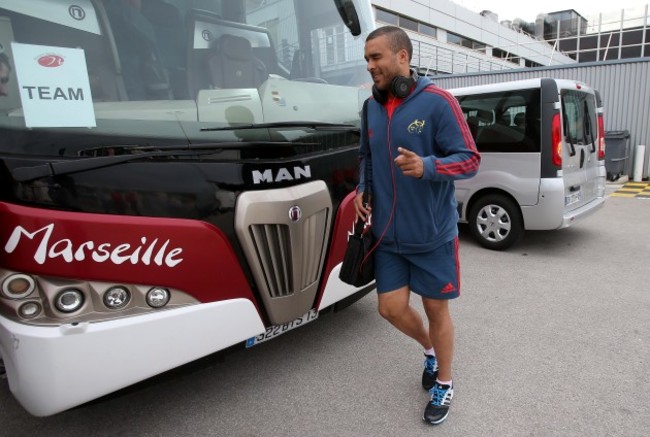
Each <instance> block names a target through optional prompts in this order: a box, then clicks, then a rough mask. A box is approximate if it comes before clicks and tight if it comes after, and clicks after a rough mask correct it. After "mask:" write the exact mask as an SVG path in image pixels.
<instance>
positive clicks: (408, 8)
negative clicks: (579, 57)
mask: <svg viewBox="0 0 650 437" xmlns="http://www.w3.org/2000/svg"><path fill="white" fill-rule="evenodd" d="M372 3H373V5H375V6H378V7H380V8H383V9H387V10H389V11H393V12H395V13H398V14H401V15H405V16H407V17H410V18H412V19H415V20H418V21H422V22H426V23H428V24H430V25H432V26H434V27H436V28H438V38H437V40H438V41H437V42H434V41H436V40H435V39H433V38H430V37H428V36H426V35H422V34H419V33H416V32H409V35H410V36H411V38H412V39H413V40H414V42H415V41H419V42H423V43H433V44H437V45H441V44H442V45H444V47H446V48H453V50H455V51H458V53H461V54H462V53H466V52H471V53H472V56H475V57H483V58H485V60H486V61H488V60H489V61H494V62H497V61H498V60H497V59H496V58H494V57H492V56H490V54H491V51H492V50H491V48H492V47H494V48H499V49H501V50H504V51H506V52H510V53H512V54H513V55H514V56H517V57H521V58H526V59H529V60H531V61H534V62H537V63H539V64H541V65H545V66H546V65H563V64H574V63H576V61H574V60H573V59H572V58H570V57H568V56H565V55H563V54H561V53H558V52H555V51H554V50H553V48H552V47H551V46H549V45H548V44H547V43H546V42H544V41H538V40H536V39H534V38H531V37H529V36H527V35H525V34H523V33H520V32H518V31H516V30H514V29H511V28H508V27H506V26H503V25H501V24H499V23H498V22H496V21H494V20H492V19H490V18H487V17H483V16H482V15H480V14H478V13H476V12H473V11H470V10H469V9H466V8H464V7H462V6H459V5H457V4H455V3H454V2H452V1H449V0H373V1H372ZM445 31H449V32H453V33H455V34H458V35H460V36H463V37H466V38H469V39H472V40H475V41H477V42H480V43H483V44H486V45H487V46H488V50H487V52H488V54H487V55H484V54H482V53H477V52H476V51H471V50H467V49H466V48H463V47H459V46H458V45H455V44H447V43H446V32H445ZM499 64H502V63H501V62H499ZM503 66H504V68H516V67H518V65H516V64H513V63H503Z"/></svg>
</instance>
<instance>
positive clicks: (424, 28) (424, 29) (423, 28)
mask: <svg viewBox="0 0 650 437" xmlns="http://www.w3.org/2000/svg"><path fill="white" fill-rule="evenodd" d="M420 33H423V34H425V35H429V36H432V37H434V38H437V37H438V30H437V29H436V28H435V27H433V26H429V25H428V24H424V23H420Z"/></svg>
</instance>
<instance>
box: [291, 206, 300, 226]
mask: <svg viewBox="0 0 650 437" xmlns="http://www.w3.org/2000/svg"><path fill="white" fill-rule="evenodd" d="M301 217H302V210H301V209H300V207H299V206H297V205H294V206H292V207H291V208H289V220H291V221H292V222H293V223H296V222H298V221H300V218H301Z"/></svg>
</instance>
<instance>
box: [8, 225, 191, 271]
mask: <svg viewBox="0 0 650 437" xmlns="http://www.w3.org/2000/svg"><path fill="white" fill-rule="evenodd" d="M53 233H54V223H50V224H49V225H47V226H43V227H42V228H40V229H37V230H36V231H34V232H31V233H30V232H29V231H27V230H26V229H25V228H23V227H22V226H16V227H15V228H14V230H13V232H12V233H11V236H10V237H9V240H8V241H7V244H6V245H5V252H7V253H13V251H14V250H16V248H17V247H18V244H19V243H20V241H21V238H22V237H25V238H27V239H29V240H34V241H39V240H38V239H39V238H40V243H39V245H38V248H37V249H36V252H34V261H36V262H37V263H38V264H44V263H45V262H46V261H47V260H48V259H55V258H59V257H60V258H62V259H63V260H64V261H65V262H67V263H71V262H74V261H84V260H85V259H86V257H89V259H92V260H93V261H95V262H97V263H103V262H106V261H110V262H111V263H113V264H116V265H120V264H123V263H125V262H127V261H128V262H130V263H131V264H133V265H135V264H138V263H140V264H144V265H145V266H149V265H158V266H163V265H164V266H167V267H175V266H177V265H178V264H180V263H181V262H182V261H183V258H180V255H181V253H182V252H183V249H181V248H180V247H176V248H171V249H170V248H169V243H170V241H169V240H166V241H165V242H163V243H162V244H161V243H160V242H159V241H158V239H157V238H155V239H154V240H153V241H147V238H146V237H141V238H140V244H129V243H121V244H114V243H102V242H95V241H92V240H91V241H86V242H84V243H81V244H80V245H79V246H77V247H75V246H74V243H72V240H70V239H68V238H63V239H61V240H56V241H51V239H52V234H53Z"/></svg>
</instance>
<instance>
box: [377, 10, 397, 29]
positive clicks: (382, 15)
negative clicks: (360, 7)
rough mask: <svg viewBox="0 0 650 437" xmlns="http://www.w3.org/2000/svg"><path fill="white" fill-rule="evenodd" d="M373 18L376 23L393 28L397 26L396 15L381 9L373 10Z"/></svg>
mask: <svg viewBox="0 0 650 437" xmlns="http://www.w3.org/2000/svg"><path fill="white" fill-rule="evenodd" d="M375 18H376V19H377V21H381V22H383V23H386V24H393V25H395V26H397V25H398V17H397V15H395V14H393V13H392V12H388V11H385V10H383V9H379V8H375Z"/></svg>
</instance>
